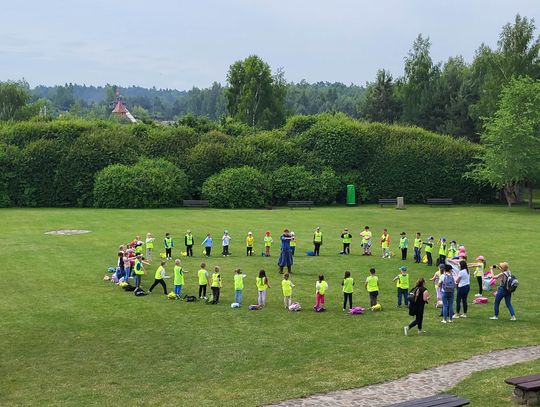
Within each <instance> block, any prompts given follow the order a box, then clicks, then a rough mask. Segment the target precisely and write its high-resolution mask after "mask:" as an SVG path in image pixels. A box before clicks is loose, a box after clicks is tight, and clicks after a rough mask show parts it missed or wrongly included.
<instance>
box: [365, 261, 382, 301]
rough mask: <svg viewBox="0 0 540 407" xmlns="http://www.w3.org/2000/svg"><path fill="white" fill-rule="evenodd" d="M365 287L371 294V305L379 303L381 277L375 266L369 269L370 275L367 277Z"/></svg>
mask: <svg viewBox="0 0 540 407" xmlns="http://www.w3.org/2000/svg"><path fill="white" fill-rule="evenodd" d="M364 287H365V288H366V290H367V292H368V294H369V305H370V306H372V307H373V306H374V305H377V297H378V295H379V277H377V276H376V275H375V269H374V268H371V269H369V276H368V277H367V278H366V282H365V283H364Z"/></svg>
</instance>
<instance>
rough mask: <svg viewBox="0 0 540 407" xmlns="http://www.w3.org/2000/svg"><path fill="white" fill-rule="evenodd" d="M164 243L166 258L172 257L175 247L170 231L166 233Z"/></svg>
mask: <svg viewBox="0 0 540 407" xmlns="http://www.w3.org/2000/svg"><path fill="white" fill-rule="evenodd" d="M163 245H164V246H165V258H166V259H167V260H171V259H172V248H173V247H174V240H173V239H172V237H171V234H170V233H165V239H163Z"/></svg>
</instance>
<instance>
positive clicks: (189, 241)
mask: <svg viewBox="0 0 540 407" xmlns="http://www.w3.org/2000/svg"><path fill="white" fill-rule="evenodd" d="M194 242H195V240H194V239H193V235H192V234H191V230H189V229H188V230H187V232H186V235H185V236H184V243H185V245H186V253H187V256H188V257H193V244H194Z"/></svg>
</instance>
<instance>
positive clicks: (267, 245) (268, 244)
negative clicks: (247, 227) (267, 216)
mask: <svg viewBox="0 0 540 407" xmlns="http://www.w3.org/2000/svg"><path fill="white" fill-rule="evenodd" d="M273 242H274V239H272V236H270V232H266V233H265V234H264V255H265V257H270V247H272V243H273Z"/></svg>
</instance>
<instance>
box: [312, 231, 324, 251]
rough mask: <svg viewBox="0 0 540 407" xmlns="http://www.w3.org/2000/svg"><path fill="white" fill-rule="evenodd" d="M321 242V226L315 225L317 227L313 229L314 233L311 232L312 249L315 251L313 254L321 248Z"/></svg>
mask: <svg viewBox="0 0 540 407" xmlns="http://www.w3.org/2000/svg"><path fill="white" fill-rule="evenodd" d="M322 244H323V238H322V232H321V228H320V227H319V226H317V229H315V233H314V234H313V246H314V248H313V251H314V252H315V256H318V255H319V251H320V250H321V246H322Z"/></svg>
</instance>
